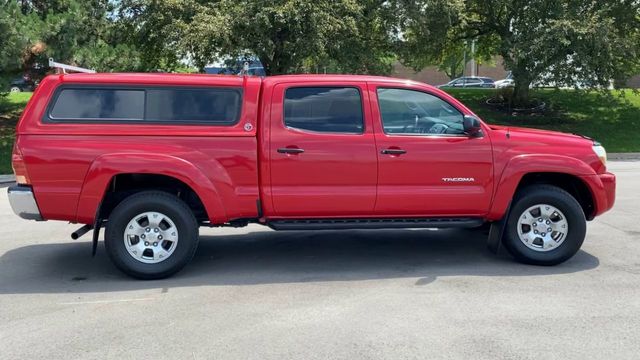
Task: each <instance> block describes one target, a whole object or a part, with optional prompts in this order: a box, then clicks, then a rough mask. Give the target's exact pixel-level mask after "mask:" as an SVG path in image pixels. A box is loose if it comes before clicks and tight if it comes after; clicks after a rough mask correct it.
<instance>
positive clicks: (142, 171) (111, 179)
mask: <svg viewBox="0 0 640 360" xmlns="http://www.w3.org/2000/svg"><path fill="white" fill-rule="evenodd" d="M152 189H155V190H162V191H166V192H170V193H176V191H177V193H176V195H178V196H180V197H181V198H183V199H186V200H187V201H186V202H187V204H189V203H191V204H190V207H192V210H194V211H198V210H201V211H203V213H204V214H203V216H204V217H205V218H206V219H207V220H208V221H210V222H211V223H222V222H224V221H226V213H225V210H224V207H223V205H222V201H221V198H220V196H219V194H218V191H217V190H216V188H215V186H214V184H213V183H212V181H211V180H210V179H209V178H208V177H207V176H205V175H204V173H203V172H202V171H200V169H198V167H196V166H195V165H194V164H192V163H190V162H188V161H186V160H184V159H181V158H177V157H174V156H169V155H157V154H109V155H103V156H100V157H98V158H97V159H95V160H94V161H93V162H92V164H91V166H90V167H89V170H88V171H87V174H86V176H85V180H84V184H83V187H82V190H81V193H80V196H79V198H78V205H77V211H76V220H77V222H79V223H86V224H91V223H93V222H94V221H95V218H96V216H98V210H100V211H102V210H103V205H104V207H105V209H106V210H107V211H110V210H111V209H113V207H115V205H117V203H119V201H121V200H122V199H123V198H124V197H122V195H123V194H127V193H128V194H129V195H130V194H132V193H135V192H138V191H141V190H152ZM114 194H118V195H114ZM185 196H186V198H185ZM100 217H102V218H104V217H105V215H104V214H100Z"/></svg>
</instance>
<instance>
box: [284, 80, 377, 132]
mask: <svg viewBox="0 0 640 360" xmlns="http://www.w3.org/2000/svg"><path fill="white" fill-rule="evenodd" d="M284 123H285V125H286V126H288V127H292V128H296V129H302V130H310V131H318V132H334V133H362V132H363V129H364V125H363V116H362V101H361V99H360V92H359V91H358V89H355V88H336V87H332V88H329V87H315V88H291V89H287V91H286V93H285V99H284Z"/></svg>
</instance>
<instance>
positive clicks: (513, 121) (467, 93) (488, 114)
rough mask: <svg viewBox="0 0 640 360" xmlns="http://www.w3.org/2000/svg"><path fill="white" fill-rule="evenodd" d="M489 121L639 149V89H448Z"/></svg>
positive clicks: (11, 121)
mask: <svg viewBox="0 0 640 360" xmlns="http://www.w3.org/2000/svg"><path fill="white" fill-rule="evenodd" d="M447 91H449V93H451V94H452V95H453V96H455V97H456V98H458V99H459V100H460V101H462V102H463V103H465V104H466V105H467V106H468V107H469V108H471V109H472V110H473V111H474V112H476V114H478V115H479V116H480V117H482V119H483V120H485V121H486V122H488V123H491V124H500V125H513V126H524V127H532V128H540V129H549V130H557V131H564V132H570V133H577V134H582V135H587V136H590V137H592V138H594V139H596V140H598V141H600V142H601V143H602V144H603V145H604V146H605V148H606V149H607V151H608V152H640V94H634V93H633V92H632V91H629V90H625V91H624V95H625V97H619V96H618V95H619V94H620V92H617V91H616V92H614V94H613V95H614V96H613V97H611V98H609V97H605V96H602V95H600V94H597V93H585V92H577V91H573V90H538V91H535V92H534V94H533V96H534V97H536V98H539V99H541V100H542V101H544V102H545V103H546V104H547V107H548V111H547V112H546V113H545V114H544V115H513V114H509V113H506V112H502V111H497V110H495V109H494V108H492V107H491V106H489V105H487V104H486V103H485V101H486V99H487V98H489V97H490V96H491V95H492V94H493V91H495V90H491V89H488V90H486V89H451V90H447ZM30 97H31V93H12V94H8V95H7V96H6V97H2V96H0V174H9V173H11V171H12V170H11V149H12V147H13V139H14V130H15V126H16V123H17V121H18V118H19V117H20V114H21V113H22V109H23V108H24V106H25V105H26V103H27V101H28V100H29V98H30Z"/></svg>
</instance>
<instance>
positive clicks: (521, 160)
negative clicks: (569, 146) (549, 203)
mask: <svg viewBox="0 0 640 360" xmlns="http://www.w3.org/2000/svg"><path fill="white" fill-rule="evenodd" d="M587 175H595V171H594V170H593V169H592V168H591V167H590V166H589V165H588V164H586V163H585V162H583V161H580V160H578V159H576V158H572V157H568V156H561V155H522V156H518V157H515V158H513V159H511V160H510V161H509V163H508V164H507V165H506V166H505V169H504V170H503V171H502V176H501V177H500V180H499V181H497V182H496V189H495V196H494V199H493V202H492V204H491V208H490V210H489V214H488V216H487V218H488V220H490V221H495V220H499V219H501V218H502V217H503V216H504V215H507V214H506V211H507V208H508V206H509V203H510V202H511V201H512V199H513V197H514V196H515V194H516V192H517V191H518V190H520V189H522V188H523V187H526V186H529V185H533V184H547V185H554V186H557V187H559V188H561V189H563V190H565V191H567V192H568V193H569V194H571V195H572V196H573V197H574V198H575V199H576V200H577V201H578V203H580V206H581V207H582V209H583V211H584V214H585V216H586V218H587V219H588V220H592V219H593V217H594V216H595V213H596V204H595V199H594V195H593V193H592V191H591V189H590V187H589V185H588V184H587V183H586V182H585V181H584V180H583V179H582V176H587Z"/></svg>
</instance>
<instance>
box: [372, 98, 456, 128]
mask: <svg viewBox="0 0 640 360" xmlns="http://www.w3.org/2000/svg"><path fill="white" fill-rule="evenodd" d="M378 104H379V106H380V114H381V117H382V126H383V128H384V132H385V133H387V134H405V135H406V134H408V135H464V126H463V115H462V113H461V112H460V111H458V110H457V109H456V108H455V107H453V106H452V105H451V104H449V103H448V102H446V101H444V100H442V99H440V98H439V97H437V96H434V95H430V94H427V93H423V92H420V91H415V90H407V89H386V88H378Z"/></svg>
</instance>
